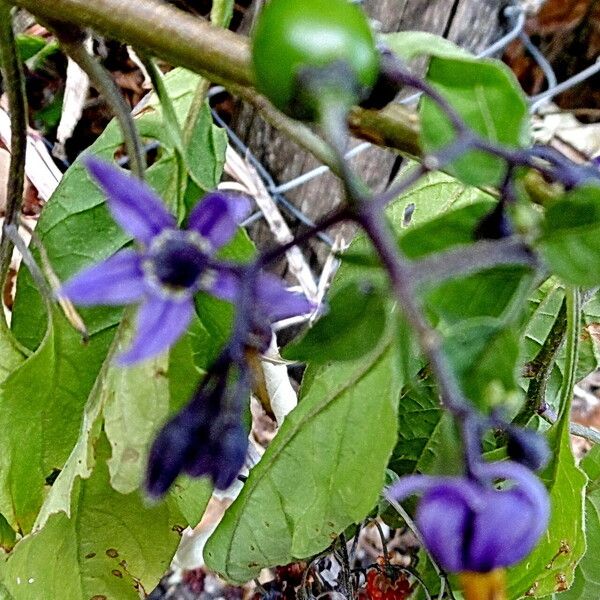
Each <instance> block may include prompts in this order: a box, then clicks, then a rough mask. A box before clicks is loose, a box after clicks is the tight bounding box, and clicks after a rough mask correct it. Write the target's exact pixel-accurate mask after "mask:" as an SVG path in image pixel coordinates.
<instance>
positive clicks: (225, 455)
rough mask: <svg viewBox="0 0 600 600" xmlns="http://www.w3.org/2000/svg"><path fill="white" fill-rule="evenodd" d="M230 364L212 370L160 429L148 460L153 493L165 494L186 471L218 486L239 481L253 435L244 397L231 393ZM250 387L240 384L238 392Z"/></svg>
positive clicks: (155, 495) (150, 488)
mask: <svg viewBox="0 0 600 600" xmlns="http://www.w3.org/2000/svg"><path fill="white" fill-rule="evenodd" d="M229 368H230V365H227V366H226V368H224V369H222V370H220V371H219V372H214V373H210V374H208V375H207V377H206V379H205V381H204V382H203V383H202V384H201V386H200V388H199V390H198V391H197V392H196V394H195V395H194V397H193V398H192V400H191V401H190V402H189V404H188V405H187V406H186V407H185V408H184V409H183V410H182V411H180V412H179V413H178V414H177V415H175V416H174V417H172V418H171V420H170V421H168V422H167V423H166V425H164V426H163V428H162V429H161V431H160V432H159V433H158V435H157V437H156V439H155V440H154V443H153V444H152V448H151V450H150V456H149V459H148V470H147V475H146V490H147V491H148V494H149V495H150V496H154V497H161V496H162V495H164V494H165V493H166V492H167V491H168V489H169V488H170V487H171V485H172V483H173V482H174V481H175V479H176V478H177V476H178V475H179V474H180V473H186V474H187V475H190V476H191V477H202V476H208V477H210V478H211V479H212V481H213V483H214V485H215V487H216V488H217V489H226V488H228V487H229V486H230V485H231V484H232V483H233V482H234V481H235V478H236V477H237V475H238V473H239V472H240V470H241V468H242V467H243V466H244V462H245V459H246V450H247V448H248V434H247V433H246V432H245V431H244V428H243V426H242V424H241V418H240V415H239V410H238V409H237V406H239V398H234V399H230V398H228V397H227V392H228V389H229V388H228V385H227V383H228V381H227V380H228V371H229ZM241 387H244V386H241ZM247 391H248V390H247V389H245V388H244V389H239V388H238V389H237V391H236V393H237V394H240V395H243V394H245V393H246V392H247ZM232 404H233V405H235V406H232Z"/></svg>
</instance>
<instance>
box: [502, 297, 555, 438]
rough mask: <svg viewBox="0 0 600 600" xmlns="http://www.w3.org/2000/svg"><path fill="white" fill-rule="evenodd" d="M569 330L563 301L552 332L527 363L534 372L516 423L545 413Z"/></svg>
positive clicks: (514, 420) (515, 420)
mask: <svg viewBox="0 0 600 600" xmlns="http://www.w3.org/2000/svg"><path fill="white" fill-rule="evenodd" d="M566 331H567V303H566V301H563V303H562V305H561V307H560V310H559V311H558V314H557V315H556V319H555V320H554V323H553V325H552V328H551V329H550V333H549V334H548V336H547V337H546V339H545V340H544V343H543V344H542V347H541V348H540V350H539V352H538V353H537V355H536V356H535V358H534V359H533V360H532V361H531V362H529V363H528V364H527V365H526V368H527V369H528V370H530V371H532V372H533V378H532V379H531V381H530V382H529V386H528V387H527V395H526V396H525V403H524V404H523V407H522V408H521V410H520V411H519V413H518V414H517V415H516V417H515V418H514V419H513V421H512V422H513V424H514V425H519V426H521V427H525V426H526V425H527V423H529V421H530V420H531V418H532V417H533V416H534V415H536V414H538V413H542V414H543V409H544V407H545V404H546V388H547V387H548V381H549V380H550V375H551V374H552V369H553V368H554V363H555V362H556V357H557V355H558V352H559V350H560V348H561V346H562V345H563V342H564V341H565V334H566Z"/></svg>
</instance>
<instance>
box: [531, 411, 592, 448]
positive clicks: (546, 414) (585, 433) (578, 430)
mask: <svg viewBox="0 0 600 600" xmlns="http://www.w3.org/2000/svg"><path fill="white" fill-rule="evenodd" d="M540 417H542V419H544V421H547V422H548V423H550V424H552V425H553V424H554V423H556V421H557V420H558V416H557V415H556V413H555V412H554V411H553V410H552V409H551V408H547V409H546V410H544V411H543V412H541V413H540ZM569 431H570V433H571V435H576V436H578V437H582V438H584V439H586V440H588V442H592V443H593V444H600V431H598V430H597V429H593V428H592V427H585V426H584V425H580V424H579V423H570V425H569Z"/></svg>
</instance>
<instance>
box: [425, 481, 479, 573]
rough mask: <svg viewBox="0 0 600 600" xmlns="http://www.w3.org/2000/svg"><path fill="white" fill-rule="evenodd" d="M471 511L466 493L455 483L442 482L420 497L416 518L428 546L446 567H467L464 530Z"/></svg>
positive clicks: (451, 568)
mask: <svg viewBox="0 0 600 600" xmlns="http://www.w3.org/2000/svg"><path fill="white" fill-rule="evenodd" d="M471 515H472V511H471V509H470V508H469V506H468V504H467V503H466V502H465V497H464V495H463V494H462V493H460V491H459V490H458V489H457V488H456V486H455V485H452V484H440V485H439V486H437V487H436V488H435V489H433V490H431V491H429V492H428V493H427V494H426V495H425V496H424V497H423V499H422V500H421V502H420V504H419V507H418V509H417V514H416V522H417V526H418V528H419V531H420V532H421V535H422V536H423V539H424V540H425V543H426V545H427V549H428V550H429V552H431V554H432V556H433V557H434V558H435V559H436V561H437V562H438V563H439V564H440V566H441V567H442V568H444V569H446V570H447V571H452V572H455V573H456V572H459V571H463V570H465V566H464V562H463V554H464V547H463V543H464V539H465V533H466V531H467V529H468V526H469V520H470V519H471Z"/></svg>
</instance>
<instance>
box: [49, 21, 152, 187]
mask: <svg viewBox="0 0 600 600" xmlns="http://www.w3.org/2000/svg"><path fill="white" fill-rule="evenodd" d="M57 14H59V13H57ZM49 23H50V27H51V28H52V29H53V30H54V32H55V33H56V36H57V38H58V40H59V42H60V45H61V46H62V48H63V49H64V51H65V53H66V54H68V55H69V56H70V57H71V58H72V59H73V60H74V61H75V62H76V63H77V64H78V65H79V66H80V67H81V69H82V70H83V71H84V72H85V73H86V74H87V76H88V77H89V78H90V81H91V83H92V85H93V86H94V87H95V88H96V89H97V90H98V92H99V93H100V94H101V96H102V97H103V98H104V100H105V101H106V103H107V104H108V106H109V107H110V109H111V111H112V112H113V114H114V115H115V117H116V119H117V121H118V122H119V125H120V126H121V131H122V133H123V141H124V142H125V147H126V149H127V154H128V156H129V163H130V165H131V171H132V173H133V174H134V175H136V176H137V177H139V178H140V179H143V178H144V170H145V168H146V158H145V155H144V149H143V145H142V142H141V140H140V137H139V135H138V132H137V128H136V126H135V122H134V120H133V117H132V116H131V110H130V108H129V106H128V105H127V103H126V102H125V100H124V98H123V96H122V95H121V92H120V91H119V88H118V87H117V85H116V84H115V82H114V81H113V78H112V77H111V76H110V74H109V73H108V71H107V70H106V69H105V68H104V67H103V66H102V65H101V64H100V62H99V61H98V60H97V59H96V58H95V57H93V56H92V55H91V54H89V53H88V51H87V50H86V48H85V45H84V44H83V35H84V34H83V33H82V32H81V31H78V30H76V29H69V28H67V27H65V26H64V25H62V24H57V23H56V22H55V21H50V22H49Z"/></svg>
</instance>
